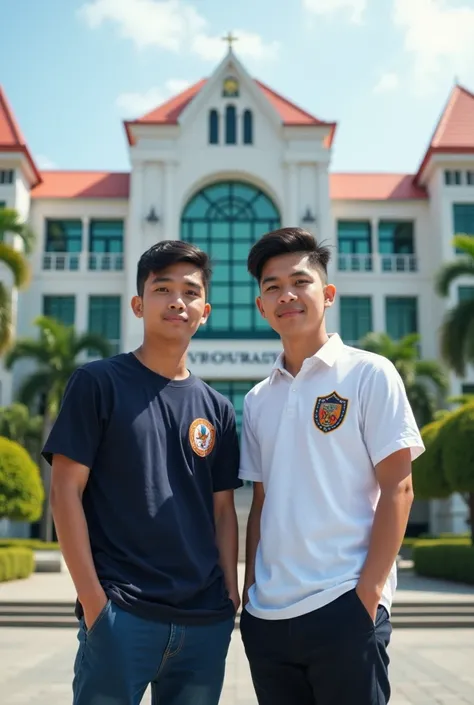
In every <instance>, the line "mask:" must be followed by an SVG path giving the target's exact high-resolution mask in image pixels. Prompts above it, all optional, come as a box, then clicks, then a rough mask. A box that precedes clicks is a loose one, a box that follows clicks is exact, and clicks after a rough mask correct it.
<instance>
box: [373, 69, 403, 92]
mask: <svg viewBox="0 0 474 705" xmlns="http://www.w3.org/2000/svg"><path fill="white" fill-rule="evenodd" d="M399 85H400V79H399V78H398V74H396V73H394V72H393V71H388V72H387V73H384V74H382V75H381V76H380V78H379V80H378V81H377V83H376V85H375V87H374V93H390V92H392V91H394V90H396V89H397V88H398V86H399Z"/></svg>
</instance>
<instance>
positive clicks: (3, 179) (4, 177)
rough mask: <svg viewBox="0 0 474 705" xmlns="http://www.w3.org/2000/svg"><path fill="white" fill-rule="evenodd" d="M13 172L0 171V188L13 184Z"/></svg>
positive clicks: (7, 170) (8, 170) (11, 170)
mask: <svg viewBox="0 0 474 705" xmlns="http://www.w3.org/2000/svg"><path fill="white" fill-rule="evenodd" d="M14 176H15V172H14V170H13V169H2V170H0V186H3V185H4V186H7V185H8V184H12V183H13V179H14Z"/></svg>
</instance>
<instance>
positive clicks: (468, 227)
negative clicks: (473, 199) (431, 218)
mask: <svg viewBox="0 0 474 705" xmlns="http://www.w3.org/2000/svg"><path fill="white" fill-rule="evenodd" d="M453 216H454V234H455V235H474V203H454V204H453Z"/></svg>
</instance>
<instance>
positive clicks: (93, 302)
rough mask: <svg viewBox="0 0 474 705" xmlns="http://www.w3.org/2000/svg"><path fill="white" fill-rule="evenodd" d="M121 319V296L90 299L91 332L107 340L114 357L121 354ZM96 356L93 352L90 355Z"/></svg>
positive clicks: (91, 297) (93, 297) (92, 297)
mask: <svg viewBox="0 0 474 705" xmlns="http://www.w3.org/2000/svg"><path fill="white" fill-rule="evenodd" d="M120 317H121V306H120V296H90V297H89V332H90V333H98V334H99V335H102V336H103V337H104V338H106V339H107V340H108V341H109V343H110V344H111V346H112V354H113V355H116V354H117V353H118V352H120V336H121V325H120ZM94 354H95V353H94V351H93V350H91V351H90V355H94Z"/></svg>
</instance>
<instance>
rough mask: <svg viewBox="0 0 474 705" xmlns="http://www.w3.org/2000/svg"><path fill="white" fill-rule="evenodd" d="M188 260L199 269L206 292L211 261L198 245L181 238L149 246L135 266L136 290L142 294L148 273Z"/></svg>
mask: <svg viewBox="0 0 474 705" xmlns="http://www.w3.org/2000/svg"><path fill="white" fill-rule="evenodd" d="M181 262H189V264H193V265H194V266H195V267H196V269H199V270H200V272H201V276H202V281H203V284H204V288H205V290H206V292H207V290H208V288H209V281H210V279H211V273H212V270H211V263H210V260H209V256H208V255H207V253H206V252H204V251H203V250H200V249H199V247H196V246H195V245H192V244H191V243H189V242H184V241H183V240H162V241H161V242H157V243H156V245H153V246H152V247H150V249H149V250H147V251H146V252H144V253H143V254H142V256H141V257H140V261H139V262H138V268H137V292H138V295H139V296H143V292H144V291H145V282H146V280H147V279H148V277H149V276H150V274H158V273H159V272H162V271H163V270H164V269H168V267H171V266H172V265H173V264H179V263H181Z"/></svg>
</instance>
